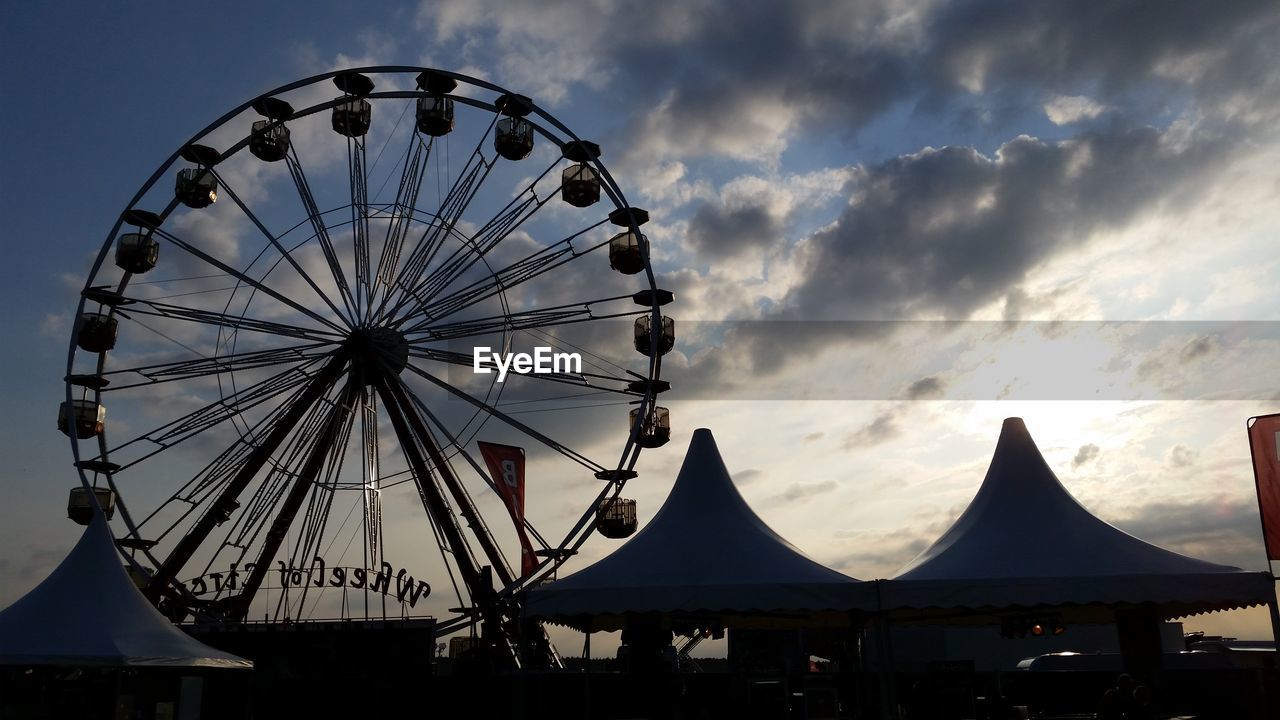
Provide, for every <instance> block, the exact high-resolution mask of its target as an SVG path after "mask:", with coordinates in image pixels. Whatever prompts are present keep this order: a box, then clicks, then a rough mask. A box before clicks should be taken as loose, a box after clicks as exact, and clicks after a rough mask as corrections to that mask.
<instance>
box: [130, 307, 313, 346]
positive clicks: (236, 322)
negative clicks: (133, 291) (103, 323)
mask: <svg viewBox="0 0 1280 720" xmlns="http://www.w3.org/2000/svg"><path fill="white" fill-rule="evenodd" d="M127 302H128V303H129V305H128V308H129V309H128V310H118V311H117V312H118V313H119V314H120V315H121V316H122V317H125V318H129V317H130V316H132V315H149V316H151V317H158V318H166V319H169V320H183V321H187V322H193V323H200V324H204V325H212V326H214V327H218V328H225V329H230V330H250V331H253V332H259V333H265V334H268V335H275V336H279V337H292V338H297V339H300V340H311V341H313V342H332V341H334V340H336V339H337V337H338V335H337V333H330V332H327V331H324V330H312V329H309V328H302V327H298V326H296V325H288V324H285V323H279V322H275V321H272V320H259V319H256V318H251V317H245V316H243V315H233V314H230V313H221V312H216V311H213V310H201V309H199V308H192V307H186V306H184V305H170V304H168V303H162V302H156V301H154V300H142V299H135V298H129V299H128V300H127Z"/></svg>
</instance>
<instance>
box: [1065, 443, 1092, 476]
mask: <svg viewBox="0 0 1280 720" xmlns="http://www.w3.org/2000/svg"><path fill="white" fill-rule="evenodd" d="M1096 457H1098V446H1097V445H1094V444H1093V443H1089V444H1088V445H1081V446H1080V449H1079V450H1077V451H1076V456H1075V457H1073V458H1071V469H1072V470H1078V469H1079V468H1080V466H1082V465H1087V464H1089V463H1090V462H1092V461H1093V460H1094V458H1096Z"/></svg>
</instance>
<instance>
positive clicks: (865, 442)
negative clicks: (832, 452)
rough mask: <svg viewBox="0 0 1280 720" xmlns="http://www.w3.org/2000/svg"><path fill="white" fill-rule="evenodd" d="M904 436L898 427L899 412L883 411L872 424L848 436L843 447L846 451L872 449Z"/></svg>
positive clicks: (892, 410)
mask: <svg viewBox="0 0 1280 720" xmlns="http://www.w3.org/2000/svg"><path fill="white" fill-rule="evenodd" d="M901 434H902V428H901V427H899V425H898V412H897V411H896V410H894V409H889V410H883V411H881V412H880V413H878V414H877V415H876V416H875V418H873V419H872V420H871V422H869V423H867V424H866V425H863V426H862V427H861V428H859V429H858V430H855V431H854V432H852V433H850V434H849V435H847V436H846V437H845V439H844V442H843V443H842V444H841V447H842V448H843V449H845V450H853V449H857V448H866V447H872V446H875V445H880V444H883V443H886V442H888V441H890V440H892V439H894V438H896V437H898V436H899V435H901Z"/></svg>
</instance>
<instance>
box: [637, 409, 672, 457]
mask: <svg viewBox="0 0 1280 720" xmlns="http://www.w3.org/2000/svg"><path fill="white" fill-rule="evenodd" d="M637 424H638V425H640V430H639V432H637V433H636V444H637V445H639V446H640V447H642V448H646V449H653V448H660V447H662V446H663V445H666V444H667V442H668V441H669V440H671V411H670V410H668V409H667V408H664V407H658V406H655V407H654V408H653V412H651V413H649V417H648V418H647V419H645V420H643V421H642V420H641V419H640V408H636V409H635V410H632V411H631V426H632V427H635V426H636V425H637Z"/></svg>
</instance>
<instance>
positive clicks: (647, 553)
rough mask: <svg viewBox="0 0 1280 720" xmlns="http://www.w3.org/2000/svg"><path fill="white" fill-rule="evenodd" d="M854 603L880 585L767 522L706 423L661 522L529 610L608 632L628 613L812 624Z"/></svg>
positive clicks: (549, 588) (863, 604)
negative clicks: (837, 566) (805, 549)
mask: <svg viewBox="0 0 1280 720" xmlns="http://www.w3.org/2000/svg"><path fill="white" fill-rule="evenodd" d="M854 609H866V610H873V609H875V590H874V585H873V584H872V583H863V582H860V581H858V580H855V579H853V578H850V577H847V576H845V575H841V574H840V573H838V572H836V571H834V570H831V569H829V568H827V567H824V566H822V565H820V564H818V563H816V562H814V561H813V560H810V559H809V558H807V557H805V556H804V554H802V553H801V552H800V551H799V550H797V549H796V548H795V547H794V546H792V545H791V544H790V543H788V542H787V541H786V540H784V539H782V537H780V536H779V535H778V534H777V533H775V532H774V531H773V530H772V529H770V528H769V526H768V525H765V523H764V521H762V520H761V519H760V518H759V517H757V516H756V514H755V513H754V512H752V511H751V508H750V507H749V506H748V505H747V503H746V501H745V500H743V499H742V496H741V495H740V494H738V490H737V488H735V487H734V485H733V480H731V479H730V477H729V472H728V470H726V469H725V465H724V461H723V460H722V459H721V457H720V452H719V450H718V449H717V448H716V442H715V439H714V438H713V437H712V436H711V431H710V430H707V429H699V430H695V431H694V433H693V441H692V442H691V443H690V444H689V452H688V454H687V455H685V459H684V464H683V465H682V466H681V468H680V474H679V475H678V476H677V477H676V482H675V485H674V487H672V488H671V494H670V495H669V496H668V497H667V500H666V502H664V503H663V505H662V508H661V509H659V510H658V513H657V514H656V515H655V516H654V517H653V520H651V521H650V522H649V524H648V525H646V526H645V527H644V529H643V530H641V531H640V532H639V533H638V534H636V536H635V537H633V538H631V539H630V540H629V541H628V542H627V543H626V544H625V545H623V546H622V547H620V548H618V549H617V550H616V551H614V552H613V553H612V554H610V555H609V556H608V557H605V558H604V559H602V560H600V561H598V562H596V563H595V564H594V565H591V566H589V567H587V568H585V569H583V570H580V571H578V572H576V573H574V574H573V575H570V576H568V577H566V578H564V579H561V580H557V581H556V582H553V583H550V584H548V585H544V586H542V587H539V588H535V589H533V590H531V591H530V592H529V597H528V601H527V605H526V608H525V612H526V614H527V615H528V616H530V617H537V618H543V619H555V620H560V621H562V622H571V623H572V624H575V625H588V624H589V625H590V626H591V627H592V628H593V629H598V630H604V629H615V628H617V627H619V626H620V625H621V624H622V623H621V615H622V614H623V613H674V614H680V613H684V614H695V615H696V614H716V615H720V616H722V617H726V616H738V617H739V619H740V620H741V619H743V618H745V616H748V615H752V614H755V615H764V616H768V615H771V614H772V615H779V614H781V615H785V616H788V617H790V618H793V619H796V620H798V621H800V622H804V621H805V620H809V619H812V618H813V617H814V615H815V614H816V613H820V612H822V611H829V610H841V611H845V610H854ZM587 618H591V620H590V622H589V623H588V622H584V621H585V620H586V619H587ZM744 621H745V620H744ZM726 624H727V625H732V624H733V622H732V621H731V620H727V621H726Z"/></svg>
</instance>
